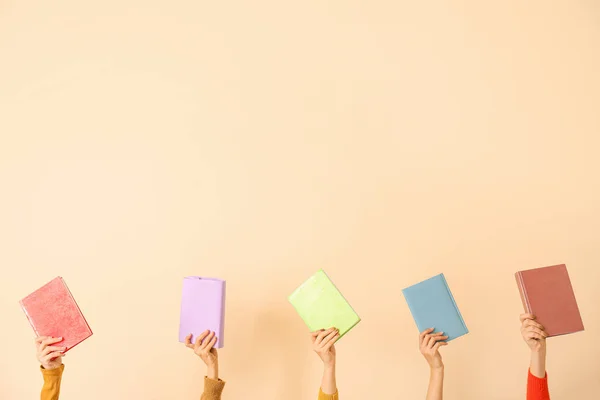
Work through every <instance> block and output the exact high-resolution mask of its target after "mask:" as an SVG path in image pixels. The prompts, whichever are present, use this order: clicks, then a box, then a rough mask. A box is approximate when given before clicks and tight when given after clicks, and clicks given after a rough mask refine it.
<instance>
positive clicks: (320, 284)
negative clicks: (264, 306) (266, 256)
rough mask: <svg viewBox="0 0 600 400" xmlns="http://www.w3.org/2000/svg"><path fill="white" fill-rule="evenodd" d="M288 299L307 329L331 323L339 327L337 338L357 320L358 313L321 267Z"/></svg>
mask: <svg viewBox="0 0 600 400" xmlns="http://www.w3.org/2000/svg"><path fill="white" fill-rule="evenodd" d="M288 301H289V302H290V303H291V304H292V306H294V308H295V309H296V311H297V312H298V314H299V315H300V317H301V318H302V319H303V320H304V323H305V324H306V325H307V326H308V328H309V329H310V331H311V332H314V331H317V330H319V329H328V328H331V327H334V328H337V329H339V331H340V339H341V338H342V337H343V336H344V335H345V334H346V333H348V332H349V331H350V330H351V329H352V328H354V327H355V326H356V324H358V323H359V322H360V317H359V316H358V314H356V312H355V311H354V309H353V308H352V306H350V304H349V303H348V301H347V300H346V299H345V298H344V296H343V295H342V293H340V291H339V290H338V289H337V287H335V285H334V284H333V282H332V281H331V279H329V277H328V276H327V274H326V273H325V271H323V270H322V269H321V270H319V271H317V273H315V274H314V275H313V276H311V277H310V278H309V279H308V280H307V281H306V282H304V283H303V284H302V285H300V287H298V288H297V289H296V290H295V291H294V292H293V293H292V294H291V295H290V296H289V297H288ZM338 340H339V339H338Z"/></svg>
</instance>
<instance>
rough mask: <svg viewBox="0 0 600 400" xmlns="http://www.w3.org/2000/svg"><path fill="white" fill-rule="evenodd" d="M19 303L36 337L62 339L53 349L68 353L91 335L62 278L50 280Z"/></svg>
mask: <svg viewBox="0 0 600 400" xmlns="http://www.w3.org/2000/svg"><path fill="white" fill-rule="evenodd" d="M20 303H21V308H23V311H25V315H27V319H29V323H30V324H31V327H32V328H33V330H34V331H35V334H36V335H37V336H52V337H62V338H63V340H62V341H61V342H60V343H57V344H56V345H55V346H63V347H66V348H67V350H66V351H69V350H70V349H72V348H73V347H75V346H76V345H78V344H79V343H81V342H83V341H84V340H85V339H87V338H89V337H90V336H92V330H91V329H90V326H89V325H88V323H87V321H86V320H85V318H84V316H83V314H82V313H81V310H80V309H79V306H78V305H77V303H76V302H75V299H74V298H73V295H71V292H70V291H69V288H68V287H67V285H66V283H65V281H64V280H63V278H61V277H57V278H55V279H53V280H51V281H50V282H48V283H47V284H45V285H44V286H42V287H41V288H39V289H38V290H36V291H35V292H33V293H31V294H30V295H29V296H27V297H25V298H24V299H23V300H21V301H20ZM66 351H65V352H66Z"/></svg>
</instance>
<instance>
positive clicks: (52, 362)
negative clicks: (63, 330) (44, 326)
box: [35, 336, 67, 370]
mask: <svg viewBox="0 0 600 400" xmlns="http://www.w3.org/2000/svg"><path fill="white" fill-rule="evenodd" d="M62 341H63V338H61V337H59V338H53V337H50V336H40V337H37V338H36V339H35V347H36V348H37V359H38V361H39V362H40V364H41V365H42V368H44V369H47V370H52V369H57V368H60V366H61V365H62V357H64V356H65V355H66V354H65V353H64V352H65V351H66V350H67V348H66V347H64V346H54V345H55V344H58V343H60V342H62Z"/></svg>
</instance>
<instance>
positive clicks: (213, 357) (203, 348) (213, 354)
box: [185, 331, 219, 367]
mask: <svg viewBox="0 0 600 400" xmlns="http://www.w3.org/2000/svg"><path fill="white" fill-rule="evenodd" d="M215 344H217V336H216V334H215V333H214V332H211V331H204V332H202V333H201V334H200V336H198V338H197V339H196V341H195V343H192V334H191V333H190V334H189V335H187V337H186V338H185V345H186V347H188V348H190V349H192V350H194V353H195V354H196V355H197V356H198V357H200V358H201V359H202V361H204V364H206V366H207V367H212V366H215V365H217V364H218V362H219V353H218V352H217V349H215V348H214V345H215Z"/></svg>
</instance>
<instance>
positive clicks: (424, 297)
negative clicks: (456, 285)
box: [402, 274, 469, 342]
mask: <svg viewBox="0 0 600 400" xmlns="http://www.w3.org/2000/svg"><path fill="white" fill-rule="evenodd" d="M402 294H403V295H404V298H405V299H406V303H407V304H408V308H409V309H410V312H411V314H412V316H413V318H414V320H415V323H416V324H417V328H419V332H423V331H424V330H426V329H428V328H434V329H435V331H436V332H440V331H441V332H444V334H445V335H447V336H448V339H447V340H446V341H447V342H449V341H451V340H454V339H456V338H458V337H460V336H463V335H466V334H467V333H469V330H468V329H467V325H466V324H465V321H464V320H463V317H462V315H461V313H460V310H459V309H458V306H457V305H456V302H455V301H454V296H452V292H451V291H450V287H449V286H448V283H447V282H446V278H445V277H444V274H439V275H436V276H434V277H432V278H429V279H427V280H425V281H423V282H420V283H417V284H416V285H413V286H410V287H407V288H406V289H403V290H402Z"/></svg>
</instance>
